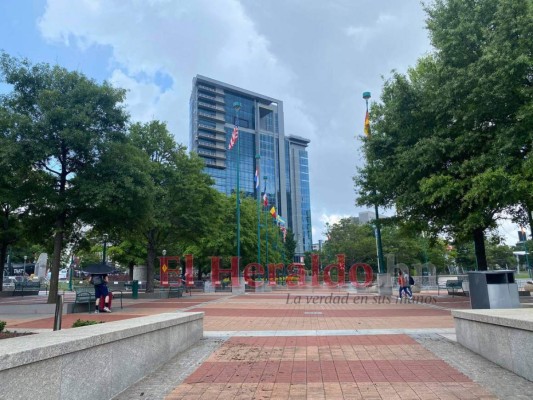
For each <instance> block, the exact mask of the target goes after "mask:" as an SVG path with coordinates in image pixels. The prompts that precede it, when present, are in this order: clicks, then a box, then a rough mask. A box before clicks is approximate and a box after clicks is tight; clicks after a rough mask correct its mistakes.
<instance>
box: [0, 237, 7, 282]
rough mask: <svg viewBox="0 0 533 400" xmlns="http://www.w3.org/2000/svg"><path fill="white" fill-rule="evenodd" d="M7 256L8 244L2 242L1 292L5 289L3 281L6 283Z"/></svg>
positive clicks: (0, 262) (0, 251)
mask: <svg viewBox="0 0 533 400" xmlns="http://www.w3.org/2000/svg"><path fill="white" fill-rule="evenodd" d="M6 256H7V244H5V243H2V246H1V247H0V292H1V291H2V290H3V289H2V287H3V283H4V268H5V265H4V260H5V259H6Z"/></svg>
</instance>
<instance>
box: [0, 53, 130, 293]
mask: <svg viewBox="0 0 533 400" xmlns="http://www.w3.org/2000/svg"><path fill="white" fill-rule="evenodd" d="M0 77H1V80H2V81H3V82H5V83H7V84H8V85H11V87H12V89H13V90H12V92H11V93H8V94H7V95H4V96H3V97H2V103H3V107H5V109H6V110H7V111H8V112H9V114H11V115H12V116H13V120H16V122H17V124H16V125H11V126H10V129H12V130H13V131H16V140H17V142H19V143H21V144H22V145H24V148H25V152H26V159H27V160H28V162H29V165H30V166H31V168H32V170H33V171H35V174H34V176H32V180H31V185H32V190H31V191H30V192H29V193H27V200H26V202H27V208H26V212H27V214H28V215H29V216H31V218H33V219H34V221H39V223H38V224H35V226H38V227H40V229H39V230H37V231H35V233H36V234H40V235H41V236H42V237H47V236H50V235H51V236H52V237H53V243H54V244H53V256H52V267H51V282H50V291H49V297H48V301H49V302H55V300H56V295H57V288H58V273H59V268H60V262H61V253H62V250H63V246H64V244H65V241H66V239H67V238H68V236H69V235H70V233H71V232H72V227H74V223H75V222H76V221H78V220H79V217H80V214H81V213H82V210H83V208H85V207H87V208H90V207H91V205H90V204H83V205H80V203H79V195H80V192H79V190H78V189H79V186H78V185H77V181H78V180H82V179H83V175H84V173H85V172H86V171H87V170H91V171H92V169H93V168H95V166H96V165H97V164H98V163H99V162H100V160H101V156H102V155H103V154H104V153H105V150H106V149H107V148H108V145H109V143H111V142H117V143H120V142H124V141H125V140H126V136H125V124H126V121H127V115H126V113H125V112H124V109H123V106H122V105H121V104H122V102H123V101H124V95H125V91H124V90H121V89H115V88H113V87H111V86H110V85H109V84H107V83H103V84H97V83H96V82H94V81H93V80H90V79H88V78H86V77H85V76H84V75H82V74H80V73H78V72H69V71H67V70H65V69H64V68H61V67H58V66H54V67H50V66H49V65H47V64H36V65H31V64H30V62H29V61H27V60H18V59H15V58H12V57H10V56H8V55H7V54H5V53H4V54H2V55H1V57H0ZM94 185H95V186H97V185H98V182H94Z"/></svg>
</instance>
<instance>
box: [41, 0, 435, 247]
mask: <svg viewBox="0 0 533 400" xmlns="http://www.w3.org/2000/svg"><path fill="white" fill-rule="evenodd" d="M422 25H423V13H422V12H421V7H420V4H418V2H397V1H386V2H383V3H381V2H380V3H379V5H378V4H376V5H375V6H373V5H372V3H369V5H368V7H364V8H361V6H360V5H358V4H357V2H344V1H338V0H335V1H331V2H323V1H322V0H306V1H305V2H303V3H302V2H283V1H274V0H273V1H269V2H264V1H262V0H247V1H246V2H244V1H238V0H216V1H214V0H195V1H171V0H150V1H140V0H139V1H123V0H106V1H104V0H77V1H76V2H75V3H73V2H72V1H70V0H48V3H47V6H46V11H45V13H44V15H43V16H42V18H41V19H40V21H39V29H40V31H41V34H42V35H43V37H44V38H45V39H46V40H48V41H49V42H53V43H61V44H63V45H65V46H71V47H72V46H76V47H77V48H80V49H83V50H85V51H90V49H91V47H93V46H95V47H99V48H105V49H109V54H111V55H112V56H111V58H110V59H108V60H103V62H102V60H96V61H99V62H100V63H101V64H104V65H105V67H106V68H108V76H109V79H110V81H112V82H113V84H115V85H118V86H121V87H124V88H127V89H128V96H127V107H128V110H129V111H130V113H131V115H132V119H133V120H134V121H135V120H139V121H147V120H150V119H160V120H163V121H166V122H167V123H168V126H169V128H170V130H171V132H173V133H174V135H175V137H176V140H177V141H178V142H180V143H183V144H188V141H189V140H188V130H189V126H188V119H189V95H190V91H191V87H192V78H193V77H194V76H196V75H197V74H200V75H205V76H208V77H211V78H214V79H217V80H220V81H223V82H227V83H230V84H232V85H235V86H238V87H242V88H246V89H248V90H251V91H255V92H258V93H261V94H264V95H267V96H270V97H273V98H278V99H281V100H282V101H283V103H284V111H285V132H286V134H289V135H290V134H294V135H298V136H303V137H307V138H309V139H310V140H311V144H310V147H309V162H310V179H311V188H310V189H311V207H312V221H313V239H314V241H315V242H316V241H317V240H318V239H319V238H321V237H323V231H324V228H323V225H324V218H325V217H324V215H326V216H330V217H331V218H332V219H331V221H334V218H335V216H338V217H340V216H348V215H356V214H357V209H356V208H355V206H354V204H355V192H354V188H353V182H352V176H353V175H354V174H355V166H356V165H361V163H362V162H363V161H362V160H361V155H360V152H359V146H360V143H359V142H358V141H357V140H356V139H355V137H354V136H356V135H358V134H361V130H362V126H363V115H364V102H363V101H362V99H361V93H362V92H363V91H367V90H370V91H373V98H374V99H378V98H379V87H380V86H381V84H382V82H381V75H387V74H388V72H389V71H390V70H391V69H392V68H396V69H398V70H400V71H402V70H405V68H406V66H407V65H413V64H414V63H415V62H416V57H417V56H418V55H420V54H421V53H423V52H424V51H427V49H428V40H427V38H426V34H425V33H424V32H423V31H422V29H421V26H422ZM160 75H163V76H165V77H168V79H167V80H166V81H165V84H162V83H161V82H160V80H158V76H160ZM330 217H328V218H330ZM328 220H329V219H328Z"/></svg>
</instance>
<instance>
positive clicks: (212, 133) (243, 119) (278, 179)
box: [189, 75, 312, 257]
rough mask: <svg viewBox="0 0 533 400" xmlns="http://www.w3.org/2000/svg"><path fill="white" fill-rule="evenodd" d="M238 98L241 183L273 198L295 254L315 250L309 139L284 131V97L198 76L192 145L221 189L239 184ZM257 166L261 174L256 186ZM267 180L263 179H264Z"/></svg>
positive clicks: (249, 193)
mask: <svg viewBox="0 0 533 400" xmlns="http://www.w3.org/2000/svg"><path fill="white" fill-rule="evenodd" d="M235 102H239V103H240V105H241V107H240V110H239V112H238V125H239V139H238V140H239V141H240V160H239V161H240V162H239V166H240V170H239V175H240V178H239V186H240V190H241V193H243V194H244V195H246V196H252V197H254V198H257V197H258V196H262V194H263V192H264V190H265V183H266V193H267V196H268V203H269V204H270V205H274V206H275V207H276V211H277V213H278V215H280V216H281V217H283V218H284V219H285V220H286V221H287V227H288V228H289V229H290V230H292V232H293V233H294V238H295V240H296V243H297V246H296V255H297V256H299V257H302V256H303V255H304V253H305V252H306V251H311V250H312V234H311V202H310V193H309V162H308V156H307V150H306V149H307V145H308V144H309V140H308V139H304V138H302V137H299V136H293V135H289V136H286V135H285V129H284V122H283V102H282V101H281V100H277V99H273V98H271V97H267V96H263V95H261V94H258V93H254V92H251V91H249V90H245V89H241V88H238V87H235V86H232V85H228V84H226V83H223V82H219V81H216V80H214V79H210V78H207V77H205V76H200V75H197V76H196V77H195V78H194V79H193V88H192V93H191V99H190V144H189V149H190V150H191V151H193V152H195V153H197V154H198V155H199V156H200V157H202V158H203V159H204V161H205V165H206V167H205V171H206V172H207V173H208V174H209V175H210V176H211V177H212V178H213V180H214V181H215V187H216V189H217V190H218V191H220V192H222V193H225V194H228V195H229V194H231V193H232V192H234V191H235V189H236V179H237V178H236V176H237V174H236V171H237V170H236V168H237V152H236V151H235V150H228V145H229V141H230V138H231V134H232V131H233V127H234V125H235V122H236V112H235V110H234V108H233V104H234V103H235ZM256 168H257V169H258V171H259V175H260V185H259V189H256V188H255V184H254V175H255V171H256ZM264 177H266V178H267V179H266V180H264V179H263V178H264Z"/></svg>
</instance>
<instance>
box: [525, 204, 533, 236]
mask: <svg viewBox="0 0 533 400" xmlns="http://www.w3.org/2000/svg"><path fill="white" fill-rule="evenodd" d="M526 212H527V219H528V220H529V238H530V239H533V211H531V209H530V208H529V207H527V206H526ZM526 240H527V232H526Z"/></svg>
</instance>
